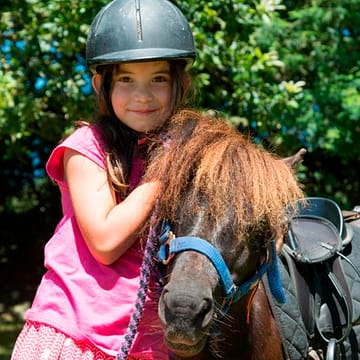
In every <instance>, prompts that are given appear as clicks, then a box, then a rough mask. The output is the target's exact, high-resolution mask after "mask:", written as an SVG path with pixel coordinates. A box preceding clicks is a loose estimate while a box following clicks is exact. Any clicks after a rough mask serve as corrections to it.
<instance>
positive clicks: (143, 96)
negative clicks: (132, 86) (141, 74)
mask: <svg viewBox="0 0 360 360" xmlns="http://www.w3.org/2000/svg"><path fill="white" fill-rule="evenodd" d="M152 97H153V95H152V92H151V90H150V88H149V86H148V85H146V84H144V85H139V86H137V88H136V91H135V99H136V100H137V101H140V102H148V101H151V100H152Z"/></svg>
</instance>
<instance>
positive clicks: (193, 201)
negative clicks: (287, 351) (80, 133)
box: [144, 110, 303, 360]
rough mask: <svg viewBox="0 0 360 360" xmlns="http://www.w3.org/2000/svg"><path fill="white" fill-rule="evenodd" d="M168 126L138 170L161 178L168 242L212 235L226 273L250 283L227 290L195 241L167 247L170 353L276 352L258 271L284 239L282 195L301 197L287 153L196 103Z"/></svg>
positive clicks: (269, 355) (159, 208) (228, 355)
mask: <svg viewBox="0 0 360 360" xmlns="http://www.w3.org/2000/svg"><path fill="white" fill-rule="evenodd" d="M164 133H166V136H165V139H164V140H163V143H162V145H160V146H159V145H158V146H157V148H156V149H154V150H153V151H152V154H153V155H152V157H151V159H150V161H149V164H148V167H147V170H146V173H145V176H144V180H145V181H158V182H159V183H160V190H159V194H158V199H157V205H156V210H155V216H156V218H157V219H167V220H168V224H171V230H170V231H167V234H168V236H167V238H168V240H167V242H169V241H170V243H171V241H172V240H171V239H173V238H175V239H181V238H184V237H190V238H191V240H192V242H193V243H194V245H195V246H198V245H199V246H200V245H201V246H205V247H207V245H206V244H210V245H209V246H211V251H215V252H218V253H217V254H216V256H215V257H216V258H218V257H221V258H222V259H223V262H224V264H222V265H221V266H223V267H224V266H225V268H227V269H228V270H227V269H225V270H226V271H229V274H230V275H229V276H230V280H229V281H230V282H232V281H233V283H234V284H235V287H241V285H242V284H243V285H244V284H245V285H246V286H245V288H246V291H243V293H241V294H237V295H238V296H236V299H234V298H233V297H232V298H231V299H230V300H229V299H226V296H225V295H224V291H223V285H224V282H225V283H226V282H227V280H225V281H224V280H223V279H222V275H221V271H218V269H217V268H216V266H214V262H217V260H216V261H210V260H209V257H208V256H204V254H203V253H201V251H200V252H199V251H194V250H192V249H188V251H180V252H178V253H176V254H171V255H170V256H168V257H167V258H166V260H165V261H164V262H165V263H166V264H167V266H166V272H167V274H166V276H165V280H164V281H165V286H164V287H163V289H162V292H161V296H160V299H159V307H158V312H159V317H160V319H161V321H162V323H163V326H164V339H165V343H166V345H167V347H168V349H169V352H170V354H171V355H170V358H171V359H193V360H196V359H207V360H209V359H219V358H221V359H226V360H232V359H253V360H256V359H266V360H272V359H274V360H275V359H276V360H279V359H282V358H283V351H282V342H281V336H280V332H279V329H278V327H277V324H276V321H275V320H274V317H273V315H272V312H271V309H270V306H269V302H268V298H267V295H266V293H265V290H264V284H263V282H262V281H260V279H261V275H262V274H263V271H262V269H264V265H265V264H268V263H269V262H270V263H272V262H274V261H276V253H275V252H274V251H271V249H275V244H276V247H277V250H278V251H279V249H280V248H281V241H282V238H283V236H284V234H285V233H286V231H287V227H288V223H289V221H290V218H291V211H288V207H287V206H288V204H290V203H293V202H294V201H295V200H297V199H300V198H303V192H302V190H301V186H300V185H299V183H298V181H297V179H296V176H295V174H294V169H292V167H291V166H290V165H289V164H291V161H290V162H289V164H287V163H286V161H282V160H281V159H280V158H278V157H277V156H276V155H275V154H272V153H270V152H267V151H265V150H264V149H262V148H260V146H257V145H255V144H254V143H253V142H252V141H251V139H250V138H249V137H248V136H246V135H244V134H241V133H240V132H239V131H237V130H236V129H235V128H233V127H232V126H230V125H229V124H227V123H226V122H225V120H224V119H222V118H216V117H211V116H208V115H205V114H202V113H200V112H197V111H193V110H183V111H181V112H180V113H179V114H177V115H175V116H174V117H173V118H172V121H171V123H170V124H169V125H168V126H167V128H166V131H165V132H164ZM160 137H161V136H160ZM292 211H296V209H292ZM214 249H216V250H214ZM215 265H216V264H215ZM242 289H244V287H242Z"/></svg>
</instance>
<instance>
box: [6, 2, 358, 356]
mask: <svg viewBox="0 0 360 360" xmlns="http://www.w3.org/2000/svg"><path fill="white" fill-rule="evenodd" d="M154 1H156V0H154ZM173 2H174V3H176V4H177V5H178V6H179V7H180V8H181V9H182V10H183V12H184V14H185V15H186V17H187V18H188V20H189V21H190V22H191V25H192V29H193V31H194V35H195V41H196V44H197V48H198V56H197V60H196V63H195V66H194V68H193V69H192V75H193V76H194V81H195V83H196V88H197V90H198V91H197V93H198V95H197V100H196V103H195V106H196V107H198V108H200V109H204V110H209V109H211V110H213V111H214V112H219V113H220V114H221V115H222V116H224V117H226V118H227V119H228V121H229V122H231V123H232V124H234V125H235V126H237V127H238V128H239V129H240V130H241V131H245V132H249V133H250V134H251V135H252V137H253V139H254V141H256V142H258V143H259V144H261V145H262V146H264V147H265V148H267V149H270V150H272V151H274V152H276V153H278V154H280V155H281V156H288V155H290V154H293V153H294V152H296V151H297V150H298V149H299V148H301V147H305V148H307V150H308V153H307V155H306V157H305V160H304V163H303V165H302V166H301V168H300V170H299V174H298V175H299V178H300V179H301V181H302V182H303V184H304V187H305V190H306V193H307V194H308V195H309V196H325V197H329V198H331V199H333V200H335V201H337V202H338V203H339V205H340V206H341V207H342V208H343V209H350V208H352V207H353V206H355V205H357V204H360V187H359V181H360V176H359V168H360V158H359V151H358V146H359V134H360V95H359V89H360V76H359V75H360V58H359V53H360V52H359V50H360V46H359V44H360V43H359V32H360V2H359V1H358V0H331V1H329V0H312V1H309V0H296V1H286V0H284V1H281V0H257V1H246V0H206V1H205V0H178V1H173ZM105 3H107V0H78V1H70V0H47V1H38V0H11V1H10V0H3V1H2V2H1V5H0V7H1V14H0V16H1V22H0V51H1V52H0V54H1V56H0V152H1V154H2V161H1V173H0V186H1V191H0V224H1V227H0V239H1V242H0V359H8V358H9V353H10V349H11V346H12V342H13V339H14V337H15V336H16V334H17V332H18V329H19V328H20V327H21V324H22V316H23V313H24V311H25V310H26V309H27V307H28V305H29V303H30V302H31V299H32V297H33V295H34V291H35V289H36V286H37V284H38V281H39V280H40V277H41V275H42V274H43V272H44V268H43V246H44V244H45V243H46V240H47V239H48V238H49V237H50V235H51V233H52V231H53V229H54V226H55V224H56V223H57V221H58V220H59V218H60V215H61V214H60V202H59V193H58V189H57V188H56V187H55V186H54V184H52V183H51V182H50V181H49V179H48V178H47V177H46V173H45V170H44V166H45V163H46V160H47V158H48V156H49V153H50V151H51V149H52V148H53V147H54V146H55V145H56V144H57V142H58V141H59V140H60V139H61V138H62V137H63V136H64V135H65V134H66V133H68V132H69V131H71V129H72V126H73V123H74V121H76V120H78V119H80V118H84V119H90V118H91V116H92V111H93V99H92V91H91V86H90V77H89V73H88V71H87V69H86V66H85V61H84V52H85V51H84V50H85V43H86V34H87V31H88V29H89V25H90V23H91V20H92V18H93V17H94V16H95V14H96V13H97V12H98V10H99V9H100V8H101V7H102V6H103V5H104V4H105ZM169 21H171V19H169Z"/></svg>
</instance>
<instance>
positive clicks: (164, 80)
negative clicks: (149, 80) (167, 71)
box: [153, 75, 169, 82]
mask: <svg viewBox="0 0 360 360" xmlns="http://www.w3.org/2000/svg"><path fill="white" fill-rule="evenodd" d="M167 81H169V78H168V77H167V76H163V75H159V76H156V77H155V78H154V79H153V82H167Z"/></svg>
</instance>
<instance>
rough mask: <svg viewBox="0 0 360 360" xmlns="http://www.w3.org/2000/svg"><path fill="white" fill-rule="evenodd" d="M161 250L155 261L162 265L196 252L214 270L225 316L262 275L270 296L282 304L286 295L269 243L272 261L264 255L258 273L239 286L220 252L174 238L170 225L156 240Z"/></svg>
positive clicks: (187, 239)
mask: <svg viewBox="0 0 360 360" xmlns="http://www.w3.org/2000/svg"><path fill="white" fill-rule="evenodd" d="M159 242H160V249H159V252H158V259H159V260H160V261H161V262H163V263H164V264H168V262H169V261H170V260H171V258H172V257H173V256H174V255H175V254H177V253H179V252H182V251H188V250H192V251H196V252H198V253H201V254H203V255H205V256H206V257H207V258H208V259H209V260H210V261H211V263H212V264H213V266H214V267H215V269H216V271H217V273H218V275H219V278H220V283H221V286H222V289H223V293H224V296H225V301H224V304H223V308H222V312H223V313H224V314H226V313H227V312H228V311H229V309H230V306H231V304H232V303H234V302H237V301H238V300H239V299H240V298H241V297H243V296H245V295H247V294H248V293H249V291H250V290H252V289H253V288H254V287H255V286H257V284H258V283H259V281H260V279H261V278H262V276H263V275H264V274H265V273H267V274H268V279H269V286H270V290H271V293H272V295H273V296H274V297H275V299H276V300H277V301H278V302H285V301H286V299H285V294H284V291H283V289H282V286H281V280H280V274H279V270H278V264H277V254H276V248H275V243H274V242H272V246H271V252H272V254H271V255H272V256H271V258H272V261H271V262H270V261H269V256H267V258H266V260H265V262H264V263H263V264H262V265H261V266H260V268H259V269H258V271H257V272H256V273H255V274H254V275H253V276H252V277H251V278H250V279H249V280H247V281H246V282H244V283H243V284H241V285H238V286H237V285H235V283H234V282H233V280H232V277H231V274H230V271H229V269H228V267H227V265H226V264H225V261H224V259H223V257H222V256H221V254H220V252H219V251H218V250H217V249H216V248H215V247H214V246H213V245H211V244H210V243H209V242H208V241H206V240H204V239H201V238H199V237H196V236H182V237H175V236H174V235H172V232H171V231H170V225H169V224H168V223H166V222H165V223H164V225H163V230H162V233H161V235H160V237H159Z"/></svg>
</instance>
